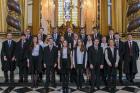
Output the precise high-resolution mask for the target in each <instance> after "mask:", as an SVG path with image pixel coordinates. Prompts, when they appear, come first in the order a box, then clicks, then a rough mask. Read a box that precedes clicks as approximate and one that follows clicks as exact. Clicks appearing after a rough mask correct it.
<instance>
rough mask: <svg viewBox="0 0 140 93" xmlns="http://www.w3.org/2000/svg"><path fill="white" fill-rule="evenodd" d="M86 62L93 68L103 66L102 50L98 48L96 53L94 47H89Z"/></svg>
mask: <svg viewBox="0 0 140 93" xmlns="http://www.w3.org/2000/svg"><path fill="white" fill-rule="evenodd" d="M88 60H89V63H90V64H93V66H95V65H96V66H98V65H103V62H104V58H103V49H102V48H101V47H98V51H96V50H95V48H94V46H91V47H89V49H88Z"/></svg>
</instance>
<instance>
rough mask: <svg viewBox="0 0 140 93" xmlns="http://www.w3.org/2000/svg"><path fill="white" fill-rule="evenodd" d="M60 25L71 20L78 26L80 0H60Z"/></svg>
mask: <svg viewBox="0 0 140 93" xmlns="http://www.w3.org/2000/svg"><path fill="white" fill-rule="evenodd" d="M57 9H58V20H57V21H58V26H61V25H62V24H65V23H66V22H67V21H70V22H71V23H72V24H74V25H75V26H78V0H58V8H57Z"/></svg>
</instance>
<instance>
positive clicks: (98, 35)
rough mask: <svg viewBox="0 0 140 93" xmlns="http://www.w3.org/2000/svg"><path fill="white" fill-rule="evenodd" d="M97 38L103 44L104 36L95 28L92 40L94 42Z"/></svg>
mask: <svg viewBox="0 0 140 93" xmlns="http://www.w3.org/2000/svg"><path fill="white" fill-rule="evenodd" d="M96 38H98V39H99V41H100V43H101V39H102V35H101V34H100V33H99V32H98V30H97V29H96V28H94V29H93V34H92V40H93V41H94V40H95V39H96Z"/></svg>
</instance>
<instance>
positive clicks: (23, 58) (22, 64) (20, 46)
mask: <svg viewBox="0 0 140 93" xmlns="http://www.w3.org/2000/svg"><path fill="white" fill-rule="evenodd" d="M28 47H29V46H28V43H27V41H26V36H25V34H21V39H20V40H19V41H18V42H17V46H16V60H17V66H18V67H19V82H28V66H29V65H28V64H29V59H28V58H29V57H28V52H29V51H28Z"/></svg>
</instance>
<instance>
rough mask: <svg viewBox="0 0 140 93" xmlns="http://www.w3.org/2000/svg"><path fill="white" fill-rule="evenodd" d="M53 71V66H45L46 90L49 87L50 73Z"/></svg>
mask: <svg viewBox="0 0 140 93" xmlns="http://www.w3.org/2000/svg"><path fill="white" fill-rule="evenodd" d="M53 71H54V67H53V66H47V67H46V83H45V88H48V87H49V85H50V75H51V72H53ZM54 74H55V73H54ZM51 77H52V76H51ZM53 78H55V77H53Z"/></svg>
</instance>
